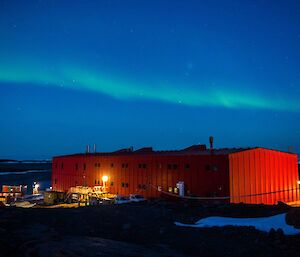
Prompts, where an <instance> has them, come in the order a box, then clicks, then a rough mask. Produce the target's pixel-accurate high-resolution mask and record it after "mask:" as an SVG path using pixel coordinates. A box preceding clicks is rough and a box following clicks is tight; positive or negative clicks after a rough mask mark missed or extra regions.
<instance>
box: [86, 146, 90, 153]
mask: <svg viewBox="0 0 300 257" xmlns="http://www.w3.org/2000/svg"><path fill="white" fill-rule="evenodd" d="M86 153H90V145H87V146H86Z"/></svg>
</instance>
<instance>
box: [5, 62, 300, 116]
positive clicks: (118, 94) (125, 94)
mask: <svg viewBox="0 0 300 257" xmlns="http://www.w3.org/2000/svg"><path fill="white" fill-rule="evenodd" d="M0 82H8V83H20V84H26V83H30V84H35V85H37V86H56V87H64V88H69V89H71V90H85V91H92V92H98V93H101V94H105V95H107V96H110V97H113V98H116V99H120V100H132V99H134V100H154V101H162V102H166V103H174V104H182V105H187V106H196V107H197V106H198V107H199V106H212V107H225V108H230V109H234V108H245V109H269V110H283V111H293V112H299V111H300V103H299V102H298V101H295V100H294V101H293V100H291V99H289V100H286V99H284V98H283V97H280V98H279V97H277V98H274V96H272V95H261V94H259V93H258V92H254V91H253V90H251V91H252V92H250V91H249V90H248V91H247V89H245V88H244V87H241V89H240V90H239V89H237V88H234V87H230V86H228V85H226V86H224V87H216V86H214V87H207V86H203V87H202V88H205V89H203V90H200V89H199V87H197V88H196V87H193V86H190V85H176V86H174V84H172V85H171V84H165V83H161V82H159V83H156V84H155V83H154V84H152V83H151V84H150V85H147V84H146V83H137V82H136V81H135V82H131V81H129V80H126V79H120V78H119V77H118V76H112V75H110V76H105V75H104V74H102V73H101V72H96V71H94V70H91V69H82V68H78V67H73V66H70V65H63V66H61V67H60V68H57V67H56V68H55V69H52V70H49V69H44V68H43V66H42V65H37V64H34V63H31V64H30V65H27V66H26V65H13V64H10V65H3V64H2V66H0ZM200 88H201V87H200Z"/></svg>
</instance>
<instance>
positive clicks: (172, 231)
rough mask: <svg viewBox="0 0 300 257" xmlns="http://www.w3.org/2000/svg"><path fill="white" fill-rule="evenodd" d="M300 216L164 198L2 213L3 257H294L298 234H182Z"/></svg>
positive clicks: (230, 230) (298, 251)
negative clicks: (239, 221) (245, 220)
mask: <svg viewBox="0 0 300 257" xmlns="http://www.w3.org/2000/svg"><path fill="white" fill-rule="evenodd" d="M282 212H288V213H289V214H288V215H287V219H288V222H289V223H294V224H296V226H297V227H300V222H299V221H300V220H299V217H300V211H299V209H297V208H293V209H291V208H290V207H288V206H286V205H283V204H281V205H277V206H249V205H241V204H239V205H224V204H218V205H203V204H199V203H189V202H176V203H175V202H166V201H163V200H155V201H149V202H145V203H136V204H127V205H107V206H95V207H92V206H91V207H80V208H68V209H65V208H51V209H46V208H34V209H17V208H2V209H0V256H1V257H2V256H3V257H8V256H28V257H37V256H49V257H50V256H51V257H54V256H56V257H60V256H65V257H67V256H132V257H134V256H164V257H168V256H169V257H170V256H174V257H175V256H233V257H234V256H238V257H240V256H243V257H247V256H256V257H259V256H264V257H267V256H272V257H273V256H280V257H283V256H299V255H300V235H298V236H284V235H283V234H282V232H280V231H272V232H270V233H264V232H259V231H257V230H255V229H254V228H249V227H244V228H238V227H225V228H205V229H204V228H202V229H197V228H185V227H176V226H175V225H174V221H180V222H185V223H193V222H195V221H197V220H198V219H200V218H203V217H207V216H212V215H222V216H232V217H258V216H267V215H274V214H278V213H282Z"/></svg>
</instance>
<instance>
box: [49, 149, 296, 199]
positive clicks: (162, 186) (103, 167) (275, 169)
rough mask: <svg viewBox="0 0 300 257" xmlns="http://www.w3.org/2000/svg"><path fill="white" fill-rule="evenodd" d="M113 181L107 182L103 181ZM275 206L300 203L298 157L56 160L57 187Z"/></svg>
mask: <svg viewBox="0 0 300 257" xmlns="http://www.w3.org/2000/svg"><path fill="white" fill-rule="evenodd" d="M104 176H105V177H107V178H108V181H107V182H103V181H102V180H103V177H104ZM179 181H181V182H184V188H185V190H184V191H185V196H186V197H198V198H199V199H201V198H206V197H208V198H211V199H225V200H227V201H230V202H234V203H237V202H244V203H265V204H273V203H276V202H277V201H284V202H290V201H295V200H298V199H299V195H298V185H297V181H298V172H297V155H295V154H291V153H284V152H279V151H274V150H267V149H263V148H248V149H241V148H238V149H236V148H234V149H206V146H205V145H194V146H191V147H188V148H185V149H182V150H177V151H153V150H152V148H151V147H146V148H142V149H139V150H136V151H133V149H131V148H129V149H122V150H119V151H116V152H111V153H85V154H73V155H66V156H58V157H54V158H53V169H52V187H53V190H56V191H68V190H69V188H70V187H73V186H89V187H94V186H104V183H105V187H106V188H107V189H108V191H109V192H110V193H113V194H120V195H129V194H134V193H139V194H142V195H144V196H145V197H160V196H161V195H162V194H170V195H173V196H176V197H179V195H178V194H179V191H178V188H177V183H178V182H179Z"/></svg>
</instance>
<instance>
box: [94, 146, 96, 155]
mask: <svg viewBox="0 0 300 257" xmlns="http://www.w3.org/2000/svg"><path fill="white" fill-rule="evenodd" d="M94 153H96V144H94Z"/></svg>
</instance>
